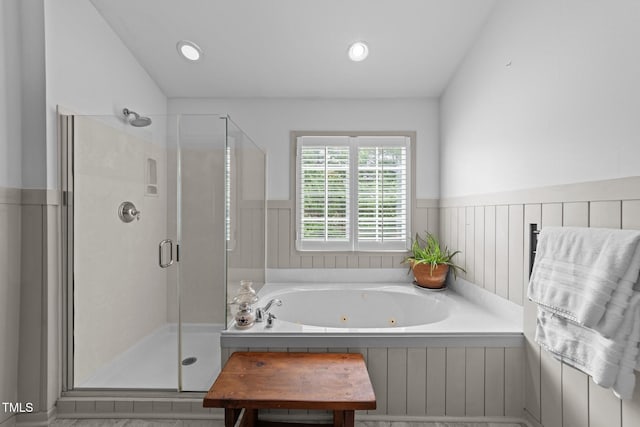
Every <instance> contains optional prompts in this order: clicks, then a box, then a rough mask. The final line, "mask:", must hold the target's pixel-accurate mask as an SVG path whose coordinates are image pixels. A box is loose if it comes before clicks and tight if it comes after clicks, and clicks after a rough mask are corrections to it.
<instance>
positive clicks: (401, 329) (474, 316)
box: [221, 279, 524, 348]
mask: <svg viewBox="0 0 640 427" xmlns="http://www.w3.org/2000/svg"><path fill="white" fill-rule="evenodd" d="M340 288H342V289H350V290H357V291H358V292H363V293H372V292H376V290H382V291H384V292H391V293H393V292H396V293H398V294H401V295H403V298H406V296H407V295H409V296H411V298H415V299H420V298H425V307H428V306H433V300H436V302H437V304H438V305H439V304H443V305H444V306H445V307H446V308H447V311H448V312H449V314H448V316H446V317H445V318H443V319H441V320H437V321H433V322H431V323H426V324H422V325H413V326H390V327H381V328H380V327H378V328H349V327H324V326H313V325H308V324H301V323H298V322H296V321H287V320H284V319H294V318H295V317H291V314H290V313H286V311H285V310H286V307H284V305H283V307H275V308H273V309H272V310H271V311H272V312H273V313H274V314H275V315H276V316H278V315H279V312H282V313H283V314H282V319H280V318H279V319H277V320H276V321H275V324H274V326H273V328H266V327H265V325H266V323H265V322H263V323H256V324H255V326H253V327H252V328H250V329H245V330H240V329H237V328H235V327H234V326H233V325H231V326H230V327H229V328H228V330H226V331H223V332H222V335H221V345H222V347H231V348H245V347H246V348H274V347H279V348H299V347H307V348H354V347H387V348H394V347H406V348H409V347H425V346H427V347H431V346H433V347H505V348H506V347H521V346H522V345H523V343H524V340H523V332H522V307H520V306H518V305H516V304H513V303H511V302H509V301H506V300H504V299H502V298H500V297H497V296H495V295H493V294H490V293H488V292H486V291H484V290H482V289H479V288H477V286H475V285H472V284H470V283H468V282H465V281H464V280H461V279H458V281H457V283H456V284H454V285H452V286H451V287H450V288H449V289H447V290H445V291H441V292H431V291H426V290H422V289H420V288H417V287H415V286H414V285H412V284H411V283H375V284H362V283H330V284H329V283H309V284H294V283H268V284H266V285H265V286H264V287H263V288H262V289H261V290H260V292H259V296H260V298H261V301H260V302H259V304H260V305H264V304H265V303H266V302H267V301H269V300H270V299H271V298H278V297H280V296H283V295H286V294H287V293H288V292H303V293H304V292H305V291H310V290H313V291H317V290H323V291H326V294H327V295H331V296H332V297H333V299H334V301H332V300H331V299H326V300H325V299H323V298H319V296H320V295H322V292H313V295H314V298H313V299H310V306H309V307H308V308H307V309H308V310H309V311H312V312H314V313H319V314H322V312H323V307H326V306H327V305H330V304H332V302H333V303H334V304H337V302H336V301H335V299H336V295H337V294H336V293H335V291H336V290H337V289H340ZM283 299H284V298H283ZM400 300H401V301H402V299H400ZM405 301H406V300H405ZM412 305H413V307H412V310H416V308H415V305H414V304H412ZM354 310H357V308H356V307H354ZM346 314H347V315H348V313H346ZM361 314H362V313H360V314H358V315H361ZM365 314H370V315H373V316H375V313H365ZM313 323H314V324H316V325H317V324H321V323H318V321H315V320H314V322H313ZM327 324H331V323H330V322H329V320H328V323H327Z"/></svg>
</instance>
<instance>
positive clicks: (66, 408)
mask: <svg viewBox="0 0 640 427" xmlns="http://www.w3.org/2000/svg"><path fill="white" fill-rule="evenodd" d="M116 402H117V403H119V404H118V405H116ZM61 403H62V404H61ZM111 403H113V404H114V405H113V407H111V406H110V404H111ZM136 403H137V404H136ZM105 404H107V405H105ZM105 406H106V407H108V408H109V410H107V411H105V410H100V408H104V407H105ZM58 407H59V410H58V412H57V418H59V419H156V420H157V419H165V420H166V419H171V420H223V419H224V412H223V411H222V410H221V409H219V408H215V409H207V408H203V407H202V399H201V398H196V399H117V400H114V399H99V398H98V399H91V398H79V399H78V400H76V399H73V398H63V400H61V401H58ZM260 418H261V419H264V420H267V421H296V422H318V421H330V420H331V414H330V413H327V414H326V415H324V414H318V413H312V414H308V413H304V412H300V413H292V414H279V413H266V414H261V415H260ZM355 418H356V421H363V422H367V421H369V422H423V423H426V422H431V423H434V422H448V423H486V424H497V425H500V424H518V423H519V424H522V425H523V426H526V427H540V426H539V425H535V424H531V423H530V422H529V421H528V420H527V419H526V418H525V414H523V417H496V416H430V415H417V416H414V415H392V414H375V415H372V414H360V413H358V412H356V417H355ZM41 425H47V424H42V423H37V424H36V423H34V424H22V423H19V424H18V427H27V426H29V427H30V426H41ZM2 427H4V426H2Z"/></svg>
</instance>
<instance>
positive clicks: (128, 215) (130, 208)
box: [118, 202, 142, 222]
mask: <svg viewBox="0 0 640 427" xmlns="http://www.w3.org/2000/svg"><path fill="white" fill-rule="evenodd" d="M141 213H142V212H141V211H139V210H138V209H137V208H136V205H134V204H133V203H132V202H122V203H121V204H120V207H119V208H118V216H119V217H120V219H121V220H122V222H131V221H133V220H134V219H135V220H138V221H140V214H141Z"/></svg>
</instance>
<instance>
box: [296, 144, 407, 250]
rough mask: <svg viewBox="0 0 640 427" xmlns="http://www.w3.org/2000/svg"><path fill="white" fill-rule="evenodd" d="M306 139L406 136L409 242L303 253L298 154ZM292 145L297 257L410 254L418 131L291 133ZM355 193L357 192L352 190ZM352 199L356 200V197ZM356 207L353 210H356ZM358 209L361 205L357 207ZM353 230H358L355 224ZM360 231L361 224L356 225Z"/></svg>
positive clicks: (320, 246)
mask: <svg viewBox="0 0 640 427" xmlns="http://www.w3.org/2000/svg"><path fill="white" fill-rule="evenodd" d="M305 136H344V137H350V138H353V137H388V136H403V137H406V138H408V155H409V162H408V163H407V173H408V179H407V185H408V187H409V188H408V200H407V203H408V205H409V206H408V209H407V228H408V231H407V243H406V245H405V246H403V247H398V248H393V249H390V248H380V247H379V246H380V245H376V244H372V243H371V242H369V243H367V244H366V245H362V244H361V246H360V247H357V246H358V245H357V244H354V246H356V247H355V249H354V248H353V247H352V245H351V242H349V244H348V245H349V246H348V248H347V249H342V248H334V247H329V248H327V244H324V243H323V244H321V245H319V247H318V248H317V249H315V248H313V249H311V248H305V249H304V250H300V249H298V247H297V233H298V229H299V228H298V227H299V210H300V206H299V205H298V195H297V177H298V162H297V154H298V144H297V141H298V138H299V137H305ZM290 144H291V145H290V146H291V167H290V171H291V172H290V193H289V194H290V206H291V209H292V210H291V215H292V217H291V220H290V224H291V231H290V242H291V246H290V250H291V253H292V254H294V255H299V256H304V255H312V254H324V255H330V254H335V255H347V254H348V255H357V254H360V253H362V254H365V253H366V254H368V255H372V254H380V255H389V254H393V253H406V252H407V250H408V249H409V244H410V238H411V236H413V234H414V230H415V226H414V221H415V210H416V208H417V204H416V203H417V202H416V197H415V172H416V168H415V162H416V153H415V152H416V132H415V131H328V132H323V131H291V134H290ZM352 191H353V189H352ZM352 200H356V199H354V198H353V197H352ZM352 208H353V207H352ZM356 209H357V206H356ZM352 227H354V226H353V225H352ZM355 227H356V228H357V225H355Z"/></svg>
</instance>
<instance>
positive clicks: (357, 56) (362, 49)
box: [349, 42, 369, 62]
mask: <svg viewBox="0 0 640 427" xmlns="http://www.w3.org/2000/svg"><path fill="white" fill-rule="evenodd" d="M367 55H369V46H367V44H366V43H365V42H355V43H353V44H352V45H351V46H349V58H350V59H351V60H352V61H356V62H359V61H362V60H363V59H365V58H366V57H367Z"/></svg>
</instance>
